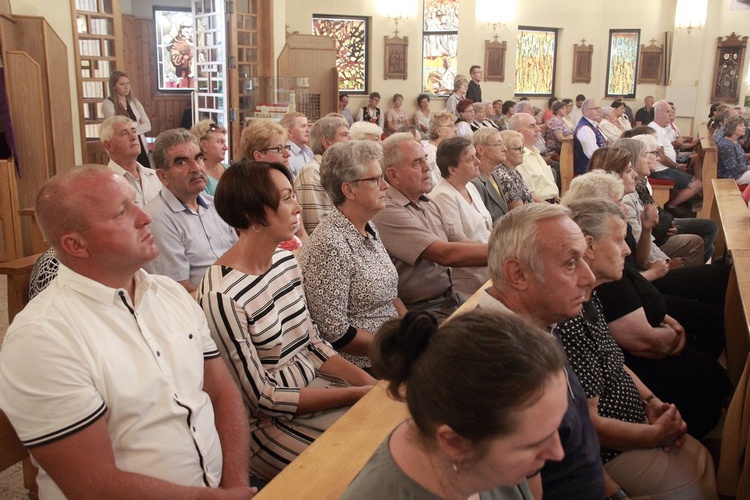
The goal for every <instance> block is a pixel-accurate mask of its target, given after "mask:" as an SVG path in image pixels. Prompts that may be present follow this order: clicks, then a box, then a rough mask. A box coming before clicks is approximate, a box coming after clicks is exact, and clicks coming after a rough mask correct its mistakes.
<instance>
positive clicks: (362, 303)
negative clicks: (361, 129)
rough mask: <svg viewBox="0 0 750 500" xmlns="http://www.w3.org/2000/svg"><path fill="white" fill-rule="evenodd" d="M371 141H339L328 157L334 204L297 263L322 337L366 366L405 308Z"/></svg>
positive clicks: (379, 154)
mask: <svg viewBox="0 0 750 500" xmlns="http://www.w3.org/2000/svg"><path fill="white" fill-rule="evenodd" d="M382 160H383V150H382V149H381V148H380V146H379V145H377V144H374V143H372V142H370V141H352V142H348V143H344V144H334V145H333V146H331V147H330V149H328V151H326V153H325V154H324V155H323V163H322V164H321V166H320V180H321V184H323V187H324V188H325V190H326V191H327V192H328V195H329V197H330V199H331V202H332V203H333V207H334V208H333V209H332V210H331V213H330V214H329V215H328V217H326V218H325V219H324V220H323V222H321V223H320V224H318V227H317V229H315V232H314V233H313V234H312V235H311V236H310V240H309V241H308V243H307V245H305V247H304V248H303V249H302V252H301V253H300V257H299V262H300V267H301V268H302V275H303V276H304V279H305V295H306V296H307V304H308V307H309V308H310V316H311V317H312V319H313V321H315V323H316V324H317V325H318V329H319V330H320V334H321V336H322V337H323V338H324V339H326V340H327V341H329V342H330V343H331V345H332V346H333V348H334V349H336V350H337V351H339V352H340V353H341V355H342V356H343V357H344V359H348V360H349V361H351V362H352V363H354V364H355V365H357V366H359V367H361V368H369V367H370V359H369V357H368V355H369V353H370V347H371V345H372V342H373V340H374V338H375V336H374V335H375V332H376V331H377V329H378V328H379V327H380V325H382V324H383V323H384V322H385V321H386V320H388V319H390V318H394V317H396V316H403V315H404V314H405V313H406V308H404V304H403V302H401V299H399V298H398V296H397V292H398V273H397V272H396V268H395V267H394V266H393V263H392V262H391V259H390V258H389V257H388V252H386V250H385V247H384V246H383V242H382V241H381V239H380V235H379V234H378V231H377V228H376V227H375V225H374V224H373V223H372V222H370V219H372V216H373V215H375V214H376V213H378V212H379V211H380V210H382V209H383V208H385V192H384V191H385V190H386V189H387V188H388V184H387V183H386V182H385V180H384V179H383V170H382V167H381V166H380V162H381V161H382Z"/></svg>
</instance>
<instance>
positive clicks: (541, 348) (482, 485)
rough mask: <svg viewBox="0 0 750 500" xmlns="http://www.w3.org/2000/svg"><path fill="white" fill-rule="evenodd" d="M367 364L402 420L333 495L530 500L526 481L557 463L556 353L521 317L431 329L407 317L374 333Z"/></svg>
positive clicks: (562, 404) (470, 319)
mask: <svg viewBox="0 0 750 500" xmlns="http://www.w3.org/2000/svg"><path fill="white" fill-rule="evenodd" d="M371 357H372V366H373V369H374V370H375V372H376V373H377V374H378V375H379V376H381V377H382V378H383V379H385V380H387V381H388V392H389V394H390V395H391V396H392V397H394V398H396V399H399V400H402V401H405V402H406V404H407V406H408V408H409V413H410V415H411V418H410V419H409V420H407V421H405V422H403V423H401V424H400V425H399V426H398V427H396V429H395V430H394V431H393V433H391V435H390V436H389V437H388V438H387V439H386V440H385V441H384V442H383V443H382V444H381V445H380V447H379V448H378V449H377V451H376V452H375V453H374V454H373V456H372V457H371V458H370V460H369V461H368V462H367V464H366V465H365V467H364V468H363V469H362V471H361V472H360V473H359V475H357V477H356V478H355V479H354V481H353V482H352V483H351V484H350V485H349V488H348V489H347V490H346V492H344V495H343V496H342V497H341V498H343V499H355V498H356V499H359V498H375V497H377V498H388V499H392V500H394V499H395V500H399V499H407V498H445V499H447V498H469V497H472V495H475V494H478V496H477V497H474V498H486V499H490V498H492V499H499V500H505V499H523V498H532V495H531V493H530V491H529V487H528V484H527V479H526V478H527V477H533V476H537V473H538V471H539V469H541V468H542V466H543V465H544V463H545V461H546V460H561V459H562V458H563V450H562V447H561V445H560V438H559V435H558V432H557V429H558V427H559V425H560V422H561V421H562V418H563V415H564V414H565V409H566V407H567V393H566V391H567V385H566V379H565V374H564V372H563V354H562V351H561V349H560V348H559V346H558V345H556V343H555V338H554V337H552V336H551V335H549V334H548V333H545V332H543V331H542V330H540V329H538V328H536V327H534V326H532V325H531V324H529V323H527V322H525V321H523V320H522V319H520V318H517V317H515V316H510V315H501V314H498V313H491V312H488V311H483V310H481V309H476V310H474V311H472V312H471V314H466V315H461V316H458V317H456V318H454V319H451V320H449V321H447V322H445V323H444V324H443V325H441V326H440V327H438V326H437V320H436V319H435V318H434V317H433V316H431V315H430V314H428V313H415V312H410V313H408V314H407V315H406V316H405V317H404V318H403V319H402V320H391V321H389V322H388V323H386V324H385V325H384V326H383V327H382V328H381V330H380V332H379V333H378V335H377V337H376V338H375V344H374V346H373V350H372V352H371ZM537 479H538V476H537Z"/></svg>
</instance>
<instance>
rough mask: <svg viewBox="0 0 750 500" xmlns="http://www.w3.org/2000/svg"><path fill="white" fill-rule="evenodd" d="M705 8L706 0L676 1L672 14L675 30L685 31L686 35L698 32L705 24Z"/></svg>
mask: <svg viewBox="0 0 750 500" xmlns="http://www.w3.org/2000/svg"><path fill="white" fill-rule="evenodd" d="M707 8H708V0H677V8H676V9H675V13H674V26H675V28H677V29H678V30H683V31H686V32H687V34H688V35H690V33H692V32H693V30H695V31H698V30H700V29H701V28H702V27H703V25H704V24H706V9H707Z"/></svg>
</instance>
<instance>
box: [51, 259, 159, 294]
mask: <svg viewBox="0 0 750 500" xmlns="http://www.w3.org/2000/svg"><path fill="white" fill-rule="evenodd" d="M55 281H57V282H58V284H59V285H60V286H66V287H69V288H71V289H72V290H75V291H76V292H78V293H80V294H81V295H85V296H86V297H88V298H89V299H91V300H94V301H96V302H99V303H101V304H112V303H121V302H122V299H121V298H120V292H123V293H126V294H127V292H125V289H123V288H110V287H108V286H106V285H103V284H101V283H99V282H98V281H94V280H92V279H91V278H87V277H86V276H84V275H82V274H79V273H77V272H75V271H73V270H72V269H70V268H69V267H67V266H66V265H65V264H63V263H62V262H61V263H60V267H59V269H58V272H57V278H56V279H55ZM154 288H155V283H154V280H153V278H151V276H149V274H148V273H147V272H146V271H144V270H143V269H139V270H138V271H137V272H136V273H135V290H136V292H135V295H136V300H135V303H136V304H137V303H138V302H140V301H139V300H138V298H139V297H141V296H142V295H143V294H145V293H146V292H147V291H149V290H153V289H154Z"/></svg>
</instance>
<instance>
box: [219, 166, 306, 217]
mask: <svg viewBox="0 0 750 500" xmlns="http://www.w3.org/2000/svg"><path fill="white" fill-rule="evenodd" d="M271 170H277V171H279V172H281V173H282V174H284V177H286V178H287V179H289V183H290V184H291V183H292V182H293V179H292V174H291V173H290V172H289V170H288V169H287V168H286V167H285V166H284V165H281V164H279V163H267V162H260V161H252V159H249V158H243V159H241V160H240V161H238V162H237V163H234V164H233V165H232V167H231V168H228V169H227V171H226V172H224V175H222V176H221V182H220V183H219V185H218V186H217V187H216V195H215V196H214V205H215V206H216V211H217V212H218V213H219V216H220V217H221V218H222V219H223V220H224V222H226V223H227V224H229V225H230V226H232V227H233V228H235V229H247V228H249V227H250V226H251V225H253V224H260V225H262V226H265V225H266V224H267V223H268V221H267V220H266V211H265V207H268V208H270V209H271V210H273V211H276V210H278V208H279V202H280V201H281V197H280V195H279V190H278V189H276V184H274V182H273V179H272V178H271Z"/></svg>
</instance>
